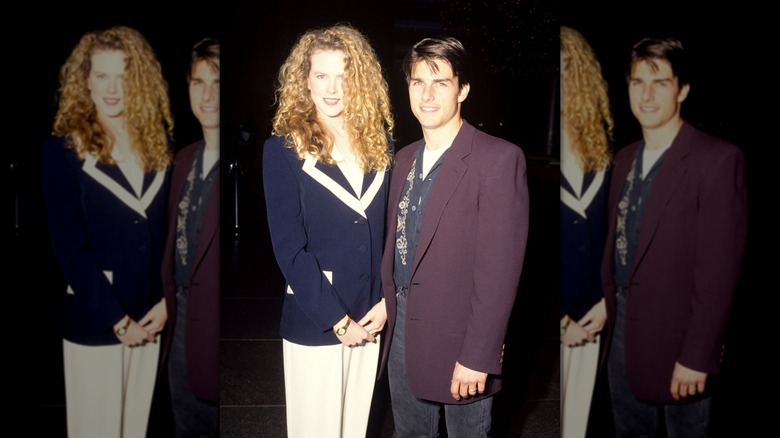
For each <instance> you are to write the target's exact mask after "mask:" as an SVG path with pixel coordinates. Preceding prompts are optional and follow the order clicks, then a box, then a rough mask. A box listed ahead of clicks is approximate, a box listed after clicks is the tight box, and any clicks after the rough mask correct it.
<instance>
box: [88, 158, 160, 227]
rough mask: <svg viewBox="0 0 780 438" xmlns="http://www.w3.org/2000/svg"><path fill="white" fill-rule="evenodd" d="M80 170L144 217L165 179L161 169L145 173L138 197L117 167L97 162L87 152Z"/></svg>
mask: <svg viewBox="0 0 780 438" xmlns="http://www.w3.org/2000/svg"><path fill="white" fill-rule="evenodd" d="M82 170H83V171H84V172H85V173H86V174H87V175H89V176H90V177H91V178H92V179H94V180H95V181H96V182H97V183H98V184H100V185H102V186H103V187H105V188H106V190H108V191H109V192H111V194H113V195H114V196H115V197H116V198H117V199H118V200H120V201H121V202H122V203H123V204H125V205H126V206H128V207H129V208H130V209H132V210H133V211H135V212H136V213H138V214H139V215H141V216H143V217H144V218H145V217H146V208H147V207H149V205H150V204H151V203H152V201H154V198H155V196H157V193H158V192H159V191H160V189H161V188H162V185H163V182H164V180H165V172H162V171H160V172H154V173H147V174H145V175H144V184H143V187H144V192H143V195H141V197H140V198H138V197H137V196H136V195H135V194H134V193H133V191H132V189H131V188H130V184H129V183H128V181H127V179H126V178H125V177H124V175H123V174H122V171H121V170H119V167H117V166H106V165H103V164H102V163H99V162H98V160H97V158H95V157H94V156H92V155H89V154H87V155H86V157H85V159H84V165H83V166H82Z"/></svg>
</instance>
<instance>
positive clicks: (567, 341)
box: [561, 317, 594, 347]
mask: <svg viewBox="0 0 780 438" xmlns="http://www.w3.org/2000/svg"><path fill="white" fill-rule="evenodd" d="M564 318H568V317H564ZM593 340H594V338H593V336H591V334H590V333H588V332H587V330H585V329H584V328H582V326H581V325H579V324H578V323H577V322H575V321H573V320H569V323H568V324H567V325H566V329H565V330H564V332H563V333H562V334H561V344H563V345H565V346H567V347H576V346H578V345H582V344H584V343H585V342H592V341H593Z"/></svg>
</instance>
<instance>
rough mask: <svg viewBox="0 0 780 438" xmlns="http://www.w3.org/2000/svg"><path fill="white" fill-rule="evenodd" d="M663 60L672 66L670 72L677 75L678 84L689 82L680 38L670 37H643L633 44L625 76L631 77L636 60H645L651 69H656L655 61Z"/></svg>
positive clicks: (686, 62) (686, 61) (686, 63)
mask: <svg viewBox="0 0 780 438" xmlns="http://www.w3.org/2000/svg"><path fill="white" fill-rule="evenodd" d="M658 60H663V61H666V62H668V63H669V65H671V66H672V73H673V74H674V75H675V76H676V77H677V82H678V84H679V86H681V87H682V86H683V85H685V84H688V83H689V78H688V73H689V72H688V59H687V56H686V55H685V50H684V49H683V45H682V43H681V42H680V40H678V39H676V38H672V37H668V38H663V39H658V38H644V39H642V40H641V41H639V42H638V43H636V44H634V47H633V48H632V49H631V63H630V64H629V65H628V71H627V72H626V78H627V79H630V78H631V70H632V69H633V68H634V65H635V64H636V63H637V62H640V61H645V62H647V64H648V65H649V66H650V68H651V69H653V71H656V70H658V65H657V64H656V62H657V61H658Z"/></svg>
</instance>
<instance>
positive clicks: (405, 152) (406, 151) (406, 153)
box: [395, 140, 422, 161]
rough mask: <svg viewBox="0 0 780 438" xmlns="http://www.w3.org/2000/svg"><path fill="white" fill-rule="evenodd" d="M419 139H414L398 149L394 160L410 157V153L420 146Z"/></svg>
mask: <svg viewBox="0 0 780 438" xmlns="http://www.w3.org/2000/svg"><path fill="white" fill-rule="evenodd" d="M421 141H422V140H415V141H413V142H411V143H409V144H407V145H406V146H404V147H402V148H401V149H398V151H397V152H396V153H395V158H396V161H398V160H401V161H403V160H408V159H411V157H412V155H414V153H415V152H416V151H417V148H418V147H419V146H420V142H421Z"/></svg>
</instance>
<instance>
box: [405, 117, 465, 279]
mask: <svg viewBox="0 0 780 438" xmlns="http://www.w3.org/2000/svg"><path fill="white" fill-rule="evenodd" d="M475 133H476V129H475V128H474V127H473V126H471V125H470V124H468V123H467V122H466V121H465V120H464V121H463V125H462V126H461V127H460V131H459V132H458V135H456V136H455V139H454V140H453V141H452V146H450V150H449V151H447V152H446V153H445V154H446V155H445V156H444V160H443V161H442V163H441V168H440V169H439V174H438V175H437V176H436V181H434V184H433V188H432V189H431V194H430V197H429V198H428V204H427V205H426V206H425V213H424V214H423V223H422V228H421V229H420V235H419V237H418V238H417V249H415V251H414V263H412V275H414V273H415V271H416V270H417V266H418V265H419V264H420V260H422V259H423V258H424V257H425V252H426V251H427V250H428V246H429V245H430V244H431V240H432V239H433V235H434V234H435V233H436V228H438V226H439V220H440V219H441V215H442V214H443V213H444V207H446V206H447V202H449V200H450V198H451V197H452V194H453V193H455V190H456V189H457V188H458V184H460V181H461V179H463V175H465V173H466V170H467V169H468V165H467V164H466V163H465V162H464V161H463V159H464V158H465V157H466V156H468V155H469V154H470V153H471V147H472V144H473V141H474V134H475Z"/></svg>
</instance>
